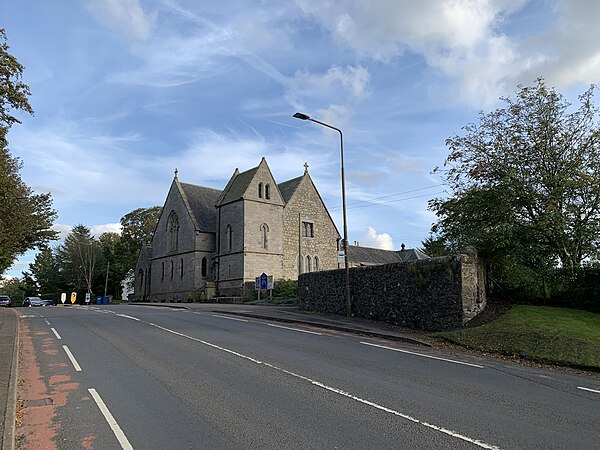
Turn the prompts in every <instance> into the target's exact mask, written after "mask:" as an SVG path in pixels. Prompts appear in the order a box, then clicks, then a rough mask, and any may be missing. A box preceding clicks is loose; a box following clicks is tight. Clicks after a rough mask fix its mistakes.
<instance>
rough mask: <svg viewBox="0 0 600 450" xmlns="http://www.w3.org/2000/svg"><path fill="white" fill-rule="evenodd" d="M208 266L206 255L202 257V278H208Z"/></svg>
mask: <svg viewBox="0 0 600 450" xmlns="http://www.w3.org/2000/svg"><path fill="white" fill-rule="evenodd" d="M206 266H207V260H206V256H205V257H204V258H202V270H201V272H200V273H201V275H202V278H206Z"/></svg>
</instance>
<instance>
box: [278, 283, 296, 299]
mask: <svg viewBox="0 0 600 450" xmlns="http://www.w3.org/2000/svg"><path fill="white" fill-rule="evenodd" d="M273 298H274V299H279V300H288V299H296V298H298V281H296V280H277V281H276V282H275V287H274V288H273Z"/></svg>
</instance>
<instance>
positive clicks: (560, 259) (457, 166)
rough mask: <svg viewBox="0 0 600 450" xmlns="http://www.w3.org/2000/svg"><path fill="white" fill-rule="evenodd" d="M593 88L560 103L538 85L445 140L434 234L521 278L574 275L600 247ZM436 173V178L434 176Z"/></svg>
mask: <svg viewBox="0 0 600 450" xmlns="http://www.w3.org/2000/svg"><path fill="white" fill-rule="evenodd" d="M594 91H595V87H594V86H591V87H590V88H589V89H588V90H587V91H586V92H584V93H583V94H582V95H580V96H579V106H578V108H577V109H575V110H571V109H572V108H571V104H570V103H568V102H567V101H566V100H565V99H564V98H563V96H562V95H561V94H559V93H557V92H556V90H555V89H554V88H549V87H547V86H546V83H545V81H544V79H543V78H539V79H537V80H536V83H535V84H534V85H533V86H519V88H518V91H517V95H516V98H515V99H514V100H513V99H511V98H503V99H502V100H503V101H504V103H505V107H504V108H500V109H497V110H495V111H492V112H490V113H487V114H484V113H483V112H481V113H480V116H479V123H478V124H474V123H471V124H469V125H467V126H466V127H464V129H463V130H464V133H463V134H462V135H455V136H453V137H451V138H449V139H447V141H446V145H447V146H448V147H449V149H450V154H449V156H448V157H447V159H446V161H445V164H444V166H445V167H446V169H445V170H444V171H443V174H444V176H445V179H446V183H447V184H448V185H449V187H450V188H451V189H452V194H451V196H450V197H449V198H446V199H439V198H438V199H434V200H432V201H431V202H430V204H429V207H430V209H431V210H433V211H434V212H435V213H436V215H437V216H438V221H437V222H436V223H435V224H434V225H433V227H432V231H433V232H434V233H435V235H436V237H438V238H442V239H443V240H444V241H446V242H450V243H451V245H452V246H453V247H455V248H463V247H464V246H466V245H473V246H475V248H476V249H477V250H478V251H479V253H480V255H482V256H484V257H485V258H486V259H487V260H488V261H490V262H492V263H493V264H494V265H495V266H496V267H502V268H504V269H506V268H509V267H512V268H513V269H515V270H516V271H517V272H519V273H521V274H523V273H525V272H527V271H530V272H531V273H535V274H538V275H539V274H542V275H543V273H544V272H547V271H548V270H549V269H550V268H553V267H556V266H557V265H560V266H562V267H565V268H568V269H571V270H574V269H575V268H577V267H579V266H580V265H581V263H582V261H584V260H585V259H586V258H589V257H592V256H593V255H594V254H597V252H598V248H599V244H600V127H599V120H598V119H599V114H598V113H599V108H598V107H597V106H596V105H595V104H594V103H593V99H594ZM436 170H437V171H438V172H442V171H440V170H439V169H436Z"/></svg>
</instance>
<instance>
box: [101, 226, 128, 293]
mask: <svg viewBox="0 0 600 450" xmlns="http://www.w3.org/2000/svg"><path fill="white" fill-rule="evenodd" d="M98 241H99V244H100V249H99V254H98V264H97V265H96V267H97V270H96V274H95V277H94V280H95V281H94V286H95V292H98V293H102V294H103V293H104V290H105V288H106V293H107V295H115V296H117V297H120V295H121V281H123V277H122V276H121V274H120V271H119V268H118V263H117V260H118V255H117V254H116V251H117V249H118V246H119V243H120V241H121V236H120V235H119V234H118V233H103V234H102V235H101V236H100V238H99V239H98Z"/></svg>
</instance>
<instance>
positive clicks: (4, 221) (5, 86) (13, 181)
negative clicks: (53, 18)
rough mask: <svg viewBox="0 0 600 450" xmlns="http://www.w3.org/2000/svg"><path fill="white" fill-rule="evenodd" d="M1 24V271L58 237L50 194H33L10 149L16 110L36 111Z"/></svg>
mask: <svg viewBox="0 0 600 450" xmlns="http://www.w3.org/2000/svg"><path fill="white" fill-rule="evenodd" d="M8 50H9V47H8V44H7V42H6V34H5V32H4V29H2V28H0V211H2V214H0V274H2V273H4V271H5V270H6V269H7V268H8V267H10V266H11V265H12V263H13V262H14V260H15V258H16V257H17V256H18V255H20V254H22V253H24V252H25V251H26V250H29V249H33V248H35V247H38V246H42V245H45V244H47V243H48V242H49V241H50V240H52V239H55V238H56V236H57V235H56V233H55V232H54V231H52V230H51V226H52V223H53V222H54V219H55V218H56V212H55V211H54V210H53V209H52V199H51V196H50V194H34V193H33V192H32V190H31V189H30V188H29V187H28V186H27V185H26V184H25V183H24V182H23V181H22V180H21V177H20V175H19V170H20V169H21V167H22V163H21V161H19V159H18V158H14V157H13V156H12V155H11V154H10V152H9V150H8V141H7V134H8V130H9V128H10V127H11V126H12V125H13V124H15V123H21V122H20V120H19V119H18V118H17V117H16V116H15V115H14V114H13V110H16V111H22V112H26V113H29V114H33V109H32V108H31V106H30V105H29V101H28V97H29V95H30V92H29V87H28V86H27V85H26V84H25V83H23V81H22V75H23V66H22V65H21V64H19V62H18V61H17V59H16V58H15V57H14V56H13V55H11V54H10V53H9V52H8Z"/></svg>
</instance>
